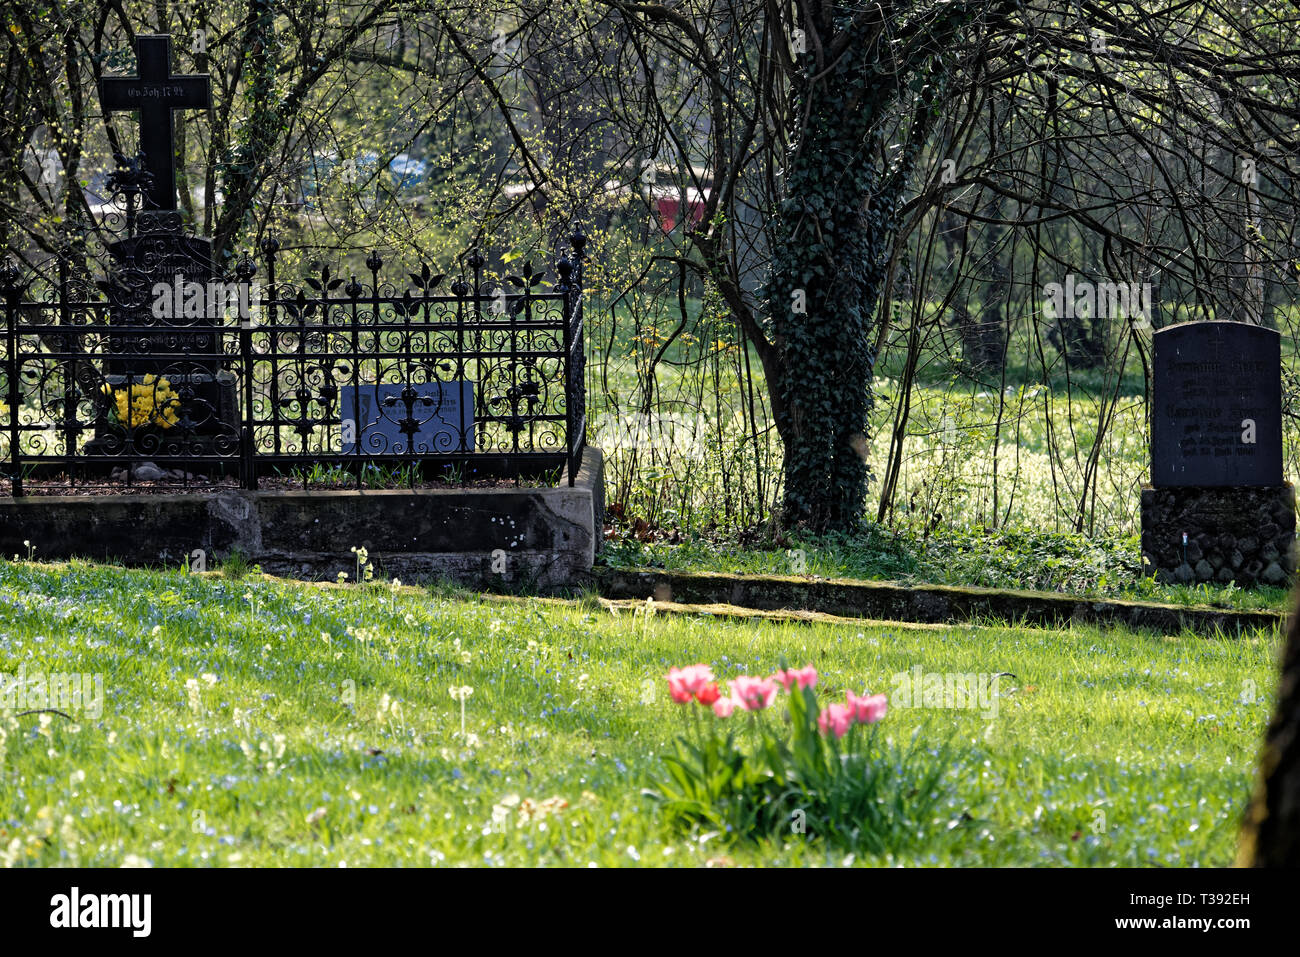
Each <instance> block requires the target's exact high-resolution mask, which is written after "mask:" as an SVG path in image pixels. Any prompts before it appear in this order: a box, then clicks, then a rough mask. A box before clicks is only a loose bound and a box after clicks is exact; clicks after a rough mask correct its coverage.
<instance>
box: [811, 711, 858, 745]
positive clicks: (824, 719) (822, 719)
mask: <svg viewBox="0 0 1300 957" xmlns="http://www.w3.org/2000/svg"><path fill="white" fill-rule="evenodd" d="M852 724H853V709H852V708H850V707H849V706H848V705H844V704H833V705H829V706H827V707H826V708H823V709H822V713H821V714H819V715H818V716H817V727H819V728H821V730H822V734H826V733H827V732H828V731H829V732H832V733H833V734H834V735H835V737H836V738H837V739H839V738H842V737H844V735H845V733H846V732H847V731H848V730H849V726H850V725H852Z"/></svg>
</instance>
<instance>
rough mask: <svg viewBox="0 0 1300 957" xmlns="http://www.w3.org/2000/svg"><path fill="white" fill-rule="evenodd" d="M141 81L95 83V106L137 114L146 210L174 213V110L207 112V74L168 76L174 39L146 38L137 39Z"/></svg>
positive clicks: (110, 78) (112, 79)
mask: <svg viewBox="0 0 1300 957" xmlns="http://www.w3.org/2000/svg"><path fill="white" fill-rule="evenodd" d="M135 58H136V70H137V72H138V73H139V76H106V77H101V78H100V81H99V101H100V104H101V105H102V106H103V108H104V112H105V113H110V112H113V111H116V110H135V111H137V112H139V114H140V152H142V153H144V165H145V168H146V169H148V170H149V172H150V173H152V174H153V184H152V185H151V186H150V188H149V190H148V191H147V192H146V193H145V196H144V200H145V202H144V206H145V209H175V208H176V164H175V154H176V147H175V140H174V130H173V127H172V111H173V110H196V109H206V108H207V107H210V106H211V105H212V83H211V80H210V79H209V76H208V74H206V73H199V74H194V75H192V76H172V38H171V37H170V36H167V35H155V34H148V35H144V36H137V37H136V38H135Z"/></svg>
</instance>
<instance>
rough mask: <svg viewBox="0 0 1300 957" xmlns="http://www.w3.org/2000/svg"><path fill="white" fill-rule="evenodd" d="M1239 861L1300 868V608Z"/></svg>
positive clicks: (1291, 630) (1284, 660)
mask: <svg viewBox="0 0 1300 957" xmlns="http://www.w3.org/2000/svg"><path fill="white" fill-rule="evenodd" d="M1237 864H1238V865H1239V866H1242V867H1300V609H1298V610H1294V611H1292V613H1291V625H1290V628H1289V629H1288V630H1287V639H1286V647H1285V648H1284V649H1283V652H1282V680H1281V683H1280V684H1279V686H1278V691H1277V705H1276V706H1275V710H1274V711H1273V720H1272V721H1271V722H1270V723H1269V726H1268V733H1267V734H1266V735H1265V737H1264V750H1263V752H1262V753H1261V755H1260V760H1259V781H1258V783H1257V784H1256V787H1255V796H1254V799H1253V800H1252V801H1251V804H1250V808H1249V809H1248V810H1247V812H1246V820H1245V825H1244V827H1243V828H1242V835H1241V848H1240V851H1239V853H1238V856H1237Z"/></svg>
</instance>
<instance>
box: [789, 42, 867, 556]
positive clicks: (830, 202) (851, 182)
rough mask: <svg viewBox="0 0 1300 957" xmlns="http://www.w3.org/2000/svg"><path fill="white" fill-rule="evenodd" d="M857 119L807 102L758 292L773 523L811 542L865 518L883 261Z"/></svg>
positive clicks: (837, 106) (827, 103) (828, 103)
mask: <svg viewBox="0 0 1300 957" xmlns="http://www.w3.org/2000/svg"><path fill="white" fill-rule="evenodd" d="M846 59H849V58H846ZM828 86H829V84H828ZM823 89H824V88H823ZM863 114H869V111H868V110H866V109H861V108H860V109H859V111H858V116H857V117H852V116H846V111H845V110H844V105H843V101H842V100H841V99H839V98H836V97H832V96H829V95H825V94H821V95H818V94H817V93H814V102H813V103H812V109H811V116H810V119H809V122H808V125H807V127H806V128H805V135H804V138H803V141H802V142H801V143H800V144H799V147H798V153H797V156H795V157H794V159H793V162H792V163H791V165H790V166H789V172H788V174H787V180H786V195H787V197H788V198H787V199H786V200H785V202H784V203H783V204H782V207H781V210H780V214H779V220H778V223H777V227H776V230H775V235H776V242H775V246H774V248H773V250H772V253H773V255H772V272H771V278H770V279H769V282H768V284H767V289H766V295H767V307H768V309H769V318H770V323H771V329H772V333H773V339H774V342H775V345H776V349H777V352H778V354H779V356H780V370H781V371H780V376H779V379H778V381H777V382H776V383H775V386H776V389H777V391H778V392H779V393H780V398H781V403H780V405H781V407H783V408H784V410H785V414H784V415H783V416H782V417H781V419H780V420H778V422H777V426H778V429H779V431H780V433H781V439H782V441H783V443H784V446H785V515H784V519H785V521H786V523H787V524H791V525H795V524H804V525H807V526H808V527H809V528H810V529H812V530H814V531H826V530H828V529H832V528H836V529H847V528H851V527H853V526H854V525H856V524H857V523H858V522H860V521H861V519H862V517H863V512H864V509H865V507H866V493H867V479H868V476H869V472H868V469H867V464H866V452H867V438H866V436H867V417H868V415H869V413H870V411H871V405H872V395H871V377H872V369H873V366H874V364H875V356H874V350H873V349H872V346H871V337H870V331H871V320H872V315H873V313H874V310H875V306H876V300H877V298H878V297H879V294H880V284H881V281H882V279H883V275H884V261H885V259H886V252H887V249H886V246H885V243H884V237H883V235H882V233H883V230H882V229H881V228H880V224H881V223H882V216H881V213H880V211H879V210H878V209H877V210H872V209H871V208H870V206H871V202H872V196H871V186H872V185H874V183H873V181H874V180H875V179H876V177H875V176H874V175H873V172H874V171H872V170H871V169H869V168H864V167H867V160H866V158H865V156H864V155H863V154H864V153H867V154H868V155H870V153H869V151H868V149H867V145H866V143H864V139H865V136H864V134H865V133H866V132H867V131H866V130H865V129H864V127H866V126H867V123H868V122H869V119H864V118H863Z"/></svg>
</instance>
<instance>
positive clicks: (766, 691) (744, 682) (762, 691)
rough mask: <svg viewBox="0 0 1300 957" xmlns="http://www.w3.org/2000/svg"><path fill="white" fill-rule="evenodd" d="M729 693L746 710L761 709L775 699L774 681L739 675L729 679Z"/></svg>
mask: <svg viewBox="0 0 1300 957" xmlns="http://www.w3.org/2000/svg"><path fill="white" fill-rule="evenodd" d="M731 694H732V697H734V698H735V699H736V703H737V704H738V705H740V706H741V707H742V708H744V709H745V710H746V711H762V710H763V709H764V708H767V707H770V706H771V704H772V702H773V701H775V700H776V682H775V681H773V680H772V679H771V678H754V677H751V676H750V675H741V676H740V677H739V678H733V679H731Z"/></svg>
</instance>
